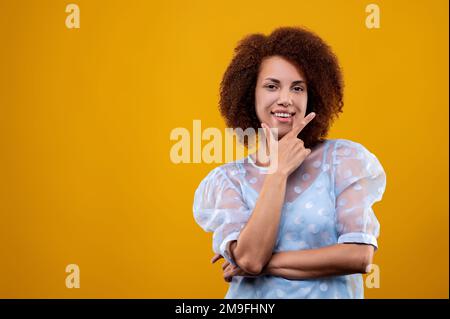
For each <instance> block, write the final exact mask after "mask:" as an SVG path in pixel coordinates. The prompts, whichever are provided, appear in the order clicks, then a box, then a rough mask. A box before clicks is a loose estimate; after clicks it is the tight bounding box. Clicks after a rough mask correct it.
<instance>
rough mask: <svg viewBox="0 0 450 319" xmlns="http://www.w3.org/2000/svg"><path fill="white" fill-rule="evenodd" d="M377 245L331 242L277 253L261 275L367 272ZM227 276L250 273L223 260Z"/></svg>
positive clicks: (303, 276)
mask: <svg viewBox="0 0 450 319" xmlns="http://www.w3.org/2000/svg"><path fill="white" fill-rule="evenodd" d="M373 252H374V247H373V246H372V245H366V244H336V245H332V246H327V247H322V248H317V249H308V250H292V251H284V252H278V253H274V254H273V255H272V258H271V259H270V260H269V262H268V263H267V264H266V265H265V267H264V268H263V270H262V272H261V274H260V275H273V276H279V277H283V278H286V279H311V278H318V277H327V276H338V275H348V274H354V273H367V266H369V265H370V264H371V263H372V259H373ZM223 269H224V273H223V276H224V279H225V281H230V280H231V277H233V276H249V274H246V273H245V272H243V271H242V270H241V269H240V268H239V267H235V266H233V265H230V264H229V263H224V265H223Z"/></svg>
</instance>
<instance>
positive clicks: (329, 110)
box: [219, 27, 344, 148]
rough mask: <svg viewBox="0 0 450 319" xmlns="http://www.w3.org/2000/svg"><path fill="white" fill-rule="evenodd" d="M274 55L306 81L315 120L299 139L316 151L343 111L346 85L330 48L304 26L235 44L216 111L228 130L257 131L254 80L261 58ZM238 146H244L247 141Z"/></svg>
mask: <svg viewBox="0 0 450 319" xmlns="http://www.w3.org/2000/svg"><path fill="white" fill-rule="evenodd" d="M274 55H277V56H281V57H283V58H285V59H286V60H288V61H290V62H291V63H293V64H294V65H296V66H297V67H299V68H300V69H301V70H302V71H303V73H304V75H305V77H306V83H307V92H308V102H307V108H306V114H308V113H310V112H312V111H314V112H315V113H316V117H315V118H314V120H313V121H311V122H310V123H309V124H308V125H307V126H306V127H305V128H304V129H303V130H302V131H301V132H300V134H299V135H298V137H299V138H300V139H302V140H303V142H304V145H305V147H307V148H311V147H314V146H315V145H316V144H318V143H320V142H322V141H323V140H324V138H325V137H326V135H327V133H328V130H329V128H330V126H331V125H332V123H333V121H334V119H335V118H337V117H338V116H339V113H341V112H342V107H343V105H344V103H343V88H344V83H343V79H342V72H341V68H340V66H339V63H338V60H337V58H336V56H335V55H334V53H333V52H332V50H331V48H330V46H328V45H327V44H326V43H325V42H324V41H323V40H322V39H321V38H319V36H317V35H316V34H315V33H313V32H312V31H310V30H307V29H306V28H304V27H280V28H277V29H275V30H274V31H273V32H272V33H271V34H270V35H269V36H265V35H264V34H261V33H256V34H251V35H247V36H245V37H244V38H243V39H242V40H241V41H239V42H238V45H237V46H236V48H235V49H234V56H233V59H232V61H231V63H230V64H229V66H228V68H227V69H226V71H225V73H224V76H223V79H222V81H221V83H220V102H219V109H220V113H221V114H222V116H223V117H224V118H225V121H226V124H227V126H228V127H232V128H235V129H236V128H241V129H242V130H246V129H247V128H253V129H254V130H255V131H256V132H257V130H258V128H259V127H261V126H260V125H261V123H260V122H259V120H258V117H257V116H256V110H255V88H256V81H257V78H258V73H259V68H260V65H261V62H262V60H263V59H264V58H266V57H270V56H274ZM241 142H242V143H243V144H244V145H245V147H248V141H247V140H242V141H241Z"/></svg>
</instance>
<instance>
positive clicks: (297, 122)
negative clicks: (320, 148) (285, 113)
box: [261, 112, 316, 176]
mask: <svg viewBox="0 0 450 319" xmlns="http://www.w3.org/2000/svg"><path fill="white" fill-rule="evenodd" d="M315 116H316V113H314V112H311V113H309V114H308V115H307V116H305V117H304V118H301V117H294V119H293V120H294V122H293V124H292V129H291V131H289V132H288V133H287V134H286V135H284V136H283V137H282V138H281V139H280V140H279V141H277V140H276V138H275V136H274V135H273V133H272V131H271V129H270V128H269V126H267V124H265V123H261V127H262V128H263V129H264V133H265V134H264V135H265V138H266V145H267V148H268V150H269V154H268V155H269V157H270V160H271V161H272V160H273V156H274V155H276V152H278V164H277V172H280V173H282V174H283V175H285V176H289V175H290V174H291V173H292V172H293V171H295V170H296V169H297V168H298V167H299V166H300V165H301V164H302V163H303V161H304V160H305V158H306V157H307V156H308V155H309V154H310V153H311V149H309V148H305V146H304V143H303V141H302V140H301V139H299V138H298V137H297V136H298V134H299V133H300V132H301V131H302V130H303V128H304V127H305V126H306V125H308V123H309V122H311V121H312V119H313V118H314V117H315ZM275 143H278V149H276V148H275Z"/></svg>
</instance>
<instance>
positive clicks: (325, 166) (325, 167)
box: [322, 164, 330, 172]
mask: <svg viewBox="0 0 450 319" xmlns="http://www.w3.org/2000/svg"><path fill="white" fill-rule="evenodd" d="M329 169H330V165H328V164H325V165H323V166H322V171H324V172H326V171H328V170H329Z"/></svg>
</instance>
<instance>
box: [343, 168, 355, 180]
mask: <svg viewBox="0 0 450 319" xmlns="http://www.w3.org/2000/svg"><path fill="white" fill-rule="evenodd" d="M352 175H353V173H352V171H351V170H350V169H348V170H346V171H345V172H344V178H349V177H351V176H352Z"/></svg>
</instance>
